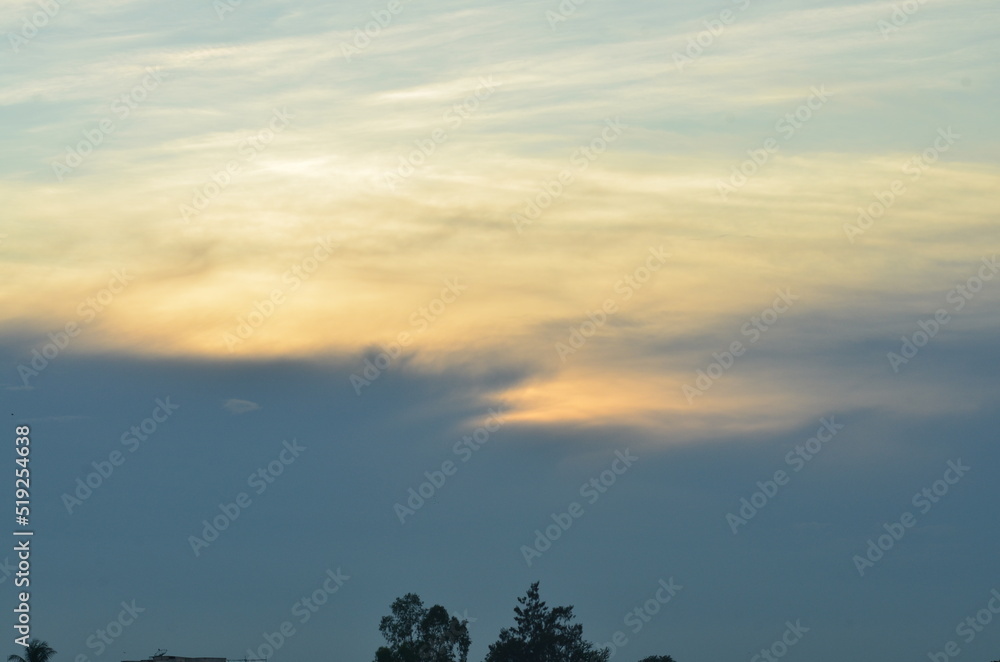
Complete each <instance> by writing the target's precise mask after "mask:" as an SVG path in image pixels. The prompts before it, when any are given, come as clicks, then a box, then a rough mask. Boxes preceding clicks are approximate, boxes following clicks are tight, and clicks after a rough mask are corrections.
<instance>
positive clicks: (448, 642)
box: [375, 593, 471, 662]
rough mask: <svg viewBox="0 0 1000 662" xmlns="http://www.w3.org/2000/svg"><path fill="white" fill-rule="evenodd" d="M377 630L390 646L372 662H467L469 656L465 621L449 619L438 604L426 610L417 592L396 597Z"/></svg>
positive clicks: (385, 647)
mask: <svg viewBox="0 0 1000 662" xmlns="http://www.w3.org/2000/svg"><path fill="white" fill-rule="evenodd" d="M378 629H379V632H381V633H382V636H383V637H385V640H386V643H387V644H389V645H388V646H382V647H380V648H379V649H378V651H376V653H375V662H466V660H467V658H468V656H469V645H470V643H471V640H470V639H469V630H468V623H467V621H459V620H458V619H457V618H455V617H454V616H448V612H447V610H445V608H444V607H442V606H441V605H434V606H433V607H431V608H430V609H427V608H425V607H424V603H423V601H422V600H421V599H420V596H418V595H417V594H416V593H407V594H406V595H404V596H403V597H401V598H396V599H395V600H394V601H393V603H392V614H391V615H390V616H383V617H382V621H381V623H379V626H378Z"/></svg>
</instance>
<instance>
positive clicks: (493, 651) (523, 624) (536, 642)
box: [486, 582, 611, 662]
mask: <svg viewBox="0 0 1000 662" xmlns="http://www.w3.org/2000/svg"><path fill="white" fill-rule="evenodd" d="M517 601H518V603H520V606H519V607H514V614H515V616H514V623H515V625H514V627H513V628H504V629H503V630H501V631H500V638H499V639H498V640H497V641H496V643H493V644H491V645H490V651H489V653H488V654H487V655H486V662H607V660H608V658H610V657H611V651H609V650H608V649H606V648H595V647H594V645H593V644H591V643H590V642H588V641H584V639H583V626H582V625H580V624H578V623H573V607H554V608H549V607H548V606H547V605H546V604H545V603H544V602H543V601H542V599H541V598H540V597H539V595H538V582H535V583H534V584H532V585H531V587H530V588H529V589H528V593H527V595H525V596H524V597H523V598H518V599H517Z"/></svg>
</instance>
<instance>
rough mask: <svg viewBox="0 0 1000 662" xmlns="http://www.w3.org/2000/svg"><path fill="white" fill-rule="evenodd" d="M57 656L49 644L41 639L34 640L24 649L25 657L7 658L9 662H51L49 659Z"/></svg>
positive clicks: (11, 656) (14, 656)
mask: <svg viewBox="0 0 1000 662" xmlns="http://www.w3.org/2000/svg"><path fill="white" fill-rule="evenodd" d="M55 654H56V652H55V651H54V650H52V647H51V646H49V645H48V643H46V642H44V641H42V640H40V639H32V640H31V641H29V642H28V645H27V646H25V647H24V656H23V657H22V656H20V655H16V654H15V655H10V656H8V657H7V662H49V658H51V657H52V656H53V655H55Z"/></svg>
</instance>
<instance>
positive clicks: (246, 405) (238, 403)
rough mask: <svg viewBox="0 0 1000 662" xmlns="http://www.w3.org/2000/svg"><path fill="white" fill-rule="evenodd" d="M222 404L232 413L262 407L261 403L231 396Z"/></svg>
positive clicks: (241, 412) (245, 411)
mask: <svg viewBox="0 0 1000 662" xmlns="http://www.w3.org/2000/svg"><path fill="white" fill-rule="evenodd" d="M222 406H223V407H225V408H226V409H228V410H229V412H230V413H232V414H245V413H247V412H249V411H255V410H257V409H260V405H259V404H257V403H256V402H250V401H249V400H240V399H239V398H229V399H228V400H226V402H225V403H224V404H223V405H222Z"/></svg>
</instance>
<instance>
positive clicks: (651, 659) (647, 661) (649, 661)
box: [639, 655, 675, 662]
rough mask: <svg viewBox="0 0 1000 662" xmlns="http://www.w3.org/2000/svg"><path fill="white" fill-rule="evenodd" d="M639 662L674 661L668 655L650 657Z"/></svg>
mask: <svg viewBox="0 0 1000 662" xmlns="http://www.w3.org/2000/svg"><path fill="white" fill-rule="evenodd" d="M639 662H675V660H674V658H672V657H670V656H669V655H650V656H649V657H644V658H642V659H641V660H639Z"/></svg>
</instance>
